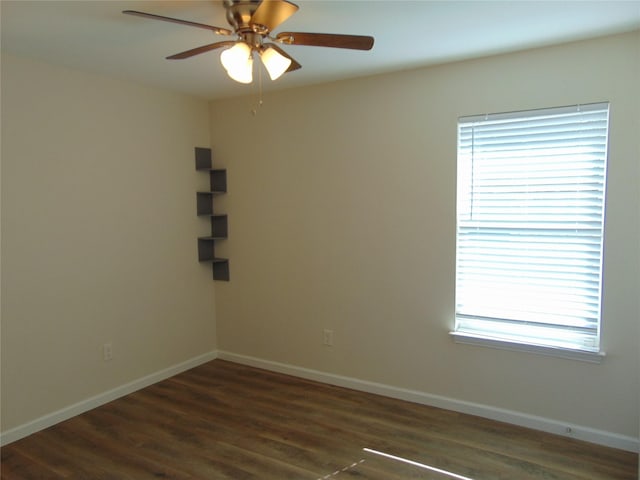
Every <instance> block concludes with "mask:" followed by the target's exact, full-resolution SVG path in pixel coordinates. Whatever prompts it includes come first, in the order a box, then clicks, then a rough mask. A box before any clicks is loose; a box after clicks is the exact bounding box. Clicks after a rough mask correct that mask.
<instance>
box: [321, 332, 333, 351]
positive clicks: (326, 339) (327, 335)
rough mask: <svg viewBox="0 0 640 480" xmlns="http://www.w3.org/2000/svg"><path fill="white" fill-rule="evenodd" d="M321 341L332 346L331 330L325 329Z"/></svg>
mask: <svg viewBox="0 0 640 480" xmlns="http://www.w3.org/2000/svg"><path fill="white" fill-rule="evenodd" d="M322 343H323V344H324V345H326V346H327V347H333V330H326V329H325V331H324V338H323V341H322Z"/></svg>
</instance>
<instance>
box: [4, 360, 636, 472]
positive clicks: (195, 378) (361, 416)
mask: <svg viewBox="0 0 640 480" xmlns="http://www.w3.org/2000/svg"><path fill="white" fill-rule="evenodd" d="M365 449H367V450H365ZM637 462H638V456H637V455H636V454H633V453H629V452H624V451H620V450H615V449H611V448H605V447H601V446H596V445H592V444H588V443H584V442H580V441H577V440H573V439H567V438H564V437H560V436H555V435H550V434H546V433H541V432H537V431H533V430H528V429H525V428H521V427H516V426H513V425H508V424H504V423H499V422H494V421H490V420H485V419H482V418H479V417H474V416H469V415H464V414H460V413H455V412H451V411H447V410H441V409H437V408H431V407H426V406H423V405H416V404H412V403H409V402H403V401H399V400H394V399H389V398H385V397H380V396H376V395H370V394H366V393H361V392H356V391H353V390H348V389H344V388H338V387H333V386H328V385H324V384H319V383H315V382H311V381H307V380H302V379H298V378H294V377H290V376H286V375H280V374H276V373H271V372H267V371H264V370H258V369H255V368H250V367H245V366H241V365H237V364H233V363H229V362H225V361H222V360H214V361H212V362H209V363H207V364H205V365H202V366H200V367H198V368H195V369H193V370H190V371H188V372H185V373H183V374H180V375H177V376H175V377H173V378H170V379H168V380H165V381H163V382H161V383H158V384H156V385H153V386H151V387H148V388H145V389H144V390H140V391H138V392H136V393H133V394H131V395H128V396H126V397H124V398H121V399H119V400H116V401H114V402H111V403H109V404H107V405H104V406H102V407H100V408H97V409H95V410H92V411H90V412H87V413H85V414H83V415H80V416H78V417H75V418H72V419H70V420H67V421H65V422H62V423H60V424H58V425H55V426H53V427H51V428H48V429H46V430H43V431H42V432H38V433H36V434H34V435H31V436H29V437H27V438H24V439H22V440H19V441H16V442H14V443H12V444H10V445H7V446H5V447H3V448H2V479H5V480H18V479H20V480H22V479H48V480H56V479H91V480H94V479H96V480H99V479H157V478H171V479H207V480H210V479H211V480H213V479H233V480H240V479H262V480H271V479H273V480H284V479H295V480H319V479H325V480H344V479H348V478H359V479H367V480H368V479H372V480H373V479H376V480H399V479H411V478H420V479H434V480H436V479H437V480H452V479H457V480H465V479H472V480H495V479H509V480H527V479H545V480H554V479H562V480H579V479H583V480H600V479H602V480H604V479H607V480H610V479H635V478H637V472H638V466H637Z"/></svg>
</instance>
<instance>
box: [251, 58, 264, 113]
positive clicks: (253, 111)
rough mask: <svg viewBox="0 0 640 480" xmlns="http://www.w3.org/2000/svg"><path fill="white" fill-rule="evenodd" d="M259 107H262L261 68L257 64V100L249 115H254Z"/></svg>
mask: <svg viewBox="0 0 640 480" xmlns="http://www.w3.org/2000/svg"><path fill="white" fill-rule="evenodd" d="M260 107H262V69H261V68H260V66H258V102H257V103H256V104H255V105H254V106H253V108H252V109H251V115H253V116H254V117H255V116H256V115H257V114H258V109H259V108H260Z"/></svg>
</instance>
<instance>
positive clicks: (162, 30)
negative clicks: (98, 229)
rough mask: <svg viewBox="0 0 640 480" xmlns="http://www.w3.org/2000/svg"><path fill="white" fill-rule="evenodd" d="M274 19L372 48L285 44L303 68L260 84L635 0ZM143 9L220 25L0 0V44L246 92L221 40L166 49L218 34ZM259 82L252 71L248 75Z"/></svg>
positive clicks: (170, 10) (520, 41) (580, 21)
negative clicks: (227, 66)
mask: <svg viewBox="0 0 640 480" xmlns="http://www.w3.org/2000/svg"><path fill="white" fill-rule="evenodd" d="M296 3H297V4H298V5H299V6H300V10H299V11H298V12H297V13H296V14H295V15H293V16H292V17H291V18H290V19H288V20H287V21H286V22H285V23H283V24H282V25H281V26H280V27H278V28H277V29H276V33H277V32H279V31H300V32H316V33H346V34H359V35H372V36H374V37H375V45H374V47H373V50H371V51H364V52H363V51H354V50H341V49H333V48H319V47H306V46H286V47H283V48H285V50H287V52H288V53H289V54H290V55H291V56H293V57H294V58H295V59H296V60H297V61H298V62H299V63H300V64H302V69H301V70H298V71H296V72H291V73H289V74H286V75H285V76H283V77H282V78H281V79H279V80H277V81H276V82H271V81H270V80H269V78H268V76H266V75H264V76H263V78H264V81H263V88H264V90H265V91H269V90H273V89H280V88H288V87H293V86H300V85H308V84H313V83H320V82H326V81H332V80H337V79H340V78H349V77H357V76H363V75H370V74H376V73H381V72H388V71H393V70H401V69H408V68H415V67H419V66H426V65H433V64H437V63H444V62H450V61H455V60H461V59H468V58H473V57H479V56H486V55H491V54H496V53H503V52H509V51H516V50H521V49H526V48H532V47H538V46H544V45H550V44H554V43H561V42H565V41H571V40H579V39H584V38H589V37H595V36H600V35H606V34H610V33H616V32H623V31H629V30H634V29H638V28H640V0H625V1H615V0H607V1H594V0H590V1H578V0H555V1H531V0H526V1H525V0H511V1H497V0H496V1H482V0H477V1H460V0H449V1H446V0H445V1H427V0H422V1H408V0H387V1H380V0H297V1H296ZM127 9H129V10H141V11H144V12H148V13H154V14H157V15H164V16H169V17H174V18H179V19H183V20H190V21H195V22H199V23H206V24H210V25H215V26H219V27H228V24H227V22H226V20H225V13H224V8H223V6H222V2H221V1H190V0H183V1H175V0H162V1H151V0H148V1H140V0H129V1H121V0H108V1H94V0H91V1H78V0H74V1H50V0H49V1H27V0H19V1H8V0H2V1H1V3H0V15H1V20H2V24H1V41H2V44H1V46H2V50H3V51H6V52H9V53H12V54H14V55H20V56H27V57H33V58H36V59H41V60H45V61H48V62H50V63H54V64H61V65H66V66H69V67H73V68H77V69H81V70H86V71H91V72H97V73H102V74H106V75H109V76H113V77H118V78H124V79H128V80H133V81H137V82H141V83H145V84H150V85H155V86H158V87H162V88H167V89H171V90H175V91H180V92H185V93H189V94H194V95H198V96H201V97H205V98H210V99H213V98H220V97H225V96H236V95H242V94H246V93H253V92H254V91H255V88H256V87H255V86H247V85H240V84H237V83H235V82H233V81H232V80H230V79H229V78H228V77H227V76H226V74H225V73H224V71H223V69H222V67H221V65H220V63H219V51H212V52H208V53H204V54H202V55H199V56H196V57H192V58H190V59H186V60H165V57H166V56H168V55H171V54H174V53H178V52H181V51H184V50H188V49H190V48H194V47H197V46H201V45H205V44H208V43H213V42H215V41H220V40H226V39H229V37H221V36H217V35H214V34H213V33H211V32H209V31H206V30H202V29H198V28H192V27H187V26H183V25H178V24H173V23H167V22H161V21H154V20H149V19H144V18H140V17H133V16H128V15H123V14H122V13H121V11H122V10H127ZM254 83H255V82H254Z"/></svg>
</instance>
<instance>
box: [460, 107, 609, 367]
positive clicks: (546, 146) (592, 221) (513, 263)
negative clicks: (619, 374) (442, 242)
mask: <svg viewBox="0 0 640 480" xmlns="http://www.w3.org/2000/svg"><path fill="white" fill-rule="evenodd" d="M608 118H609V104H608V103H598V104H590V105H580V106H574V107H562V108H551V109H543V110H534V111H527V112H517V113H506V114H493V115H482V116H476V117H463V118H460V119H459V121H458V209H457V210H458V211H457V247H456V323H455V331H454V332H453V333H454V335H455V336H456V339H457V340H458V341H468V342H471V343H476V342H479V343H489V344H492V343H493V344H495V345H496V346H503V347H504V346H509V345H510V346H519V345H520V346H522V345H528V346H533V347H534V348H533V349H534V350H535V349H537V348H538V347H540V348H539V349H540V351H542V352H543V353H544V352H545V351H546V352H547V353H549V352H552V351H555V352H562V351H564V352H572V351H575V352H578V353H577V356H579V355H580V354H581V353H580V352H585V353H586V356H587V357H588V356H591V355H592V354H594V353H595V354H597V353H598V352H599V349H600V310H601V308H600V301H601V279H602V246H603V225H604V203H605V175H606V163H607V137H608ZM525 348H526V347H525ZM570 356H571V355H570Z"/></svg>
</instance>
